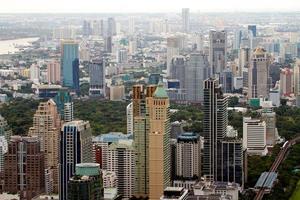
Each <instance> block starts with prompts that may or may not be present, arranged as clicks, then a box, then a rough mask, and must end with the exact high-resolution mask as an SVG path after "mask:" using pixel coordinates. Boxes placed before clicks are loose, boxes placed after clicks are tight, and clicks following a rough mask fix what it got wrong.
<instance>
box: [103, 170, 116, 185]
mask: <svg viewBox="0 0 300 200" xmlns="http://www.w3.org/2000/svg"><path fill="white" fill-rule="evenodd" d="M102 177H103V187H104V188H117V186H118V177H117V174H116V172H111V171H107V170H102Z"/></svg>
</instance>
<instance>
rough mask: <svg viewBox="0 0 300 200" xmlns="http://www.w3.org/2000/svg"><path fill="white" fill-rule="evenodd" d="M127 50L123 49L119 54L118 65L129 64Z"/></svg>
mask: <svg viewBox="0 0 300 200" xmlns="http://www.w3.org/2000/svg"><path fill="white" fill-rule="evenodd" d="M127 52H128V51H127V49H125V48H122V49H119V50H118V52H117V61H118V63H127V62H128V53H127Z"/></svg>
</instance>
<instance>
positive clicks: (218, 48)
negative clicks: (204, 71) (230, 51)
mask: <svg viewBox="0 0 300 200" xmlns="http://www.w3.org/2000/svg"><path fill="white" fill-rule="evenodd" d="M209 41H210V43H209V44H210V47H209V64H210V69H211V75H216V74H219V73H221V72H222V71H223V70H224V69H225V68H226V62H227V53H226V52H227V32H226V31H213V30H211V31H210V32H209Z"/></svg>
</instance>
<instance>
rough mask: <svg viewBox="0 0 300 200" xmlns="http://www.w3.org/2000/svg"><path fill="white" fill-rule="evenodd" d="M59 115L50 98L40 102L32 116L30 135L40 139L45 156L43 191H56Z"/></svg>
mask: <svg viewBox="0 0 300 200" xmlns="http://www.w3.org/2000/svg"><path fill="white" fill-rule="evenodd" d="M60 126H61V121H60V116H59V113H58V111H57V107H56V104H55V102H54V101H53V100H52V99H50V100H49V101H47V102H42V103H40V105H39V107H38V109H37V111H36V113H35V114H34V117H33V127H31V128H30V130H29V135H30V136H37V137H38V138H39V140H40V144H41V151H43V152H44V156H45V162H44V165H45V182H46V185H45V191H46V193H57V192H58V143H59V133H60Z"/></svg>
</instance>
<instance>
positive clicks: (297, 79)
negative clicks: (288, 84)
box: [294, 59, 300, 107]
mask: <svg viewBox="0 0 300 200" xmlns="http://www.w3.org/2000/svg"><path fill="white" fill-rule="evenodd" d="M294 95H295V97H296V106H297V107H300V60H299V59H297V60H296V63H295V65H294Z"/></svg>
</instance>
